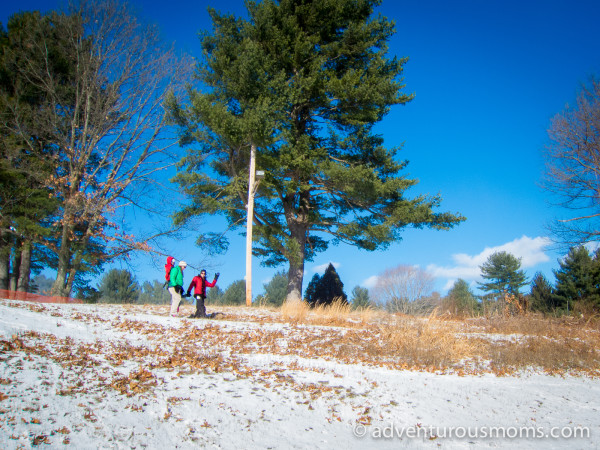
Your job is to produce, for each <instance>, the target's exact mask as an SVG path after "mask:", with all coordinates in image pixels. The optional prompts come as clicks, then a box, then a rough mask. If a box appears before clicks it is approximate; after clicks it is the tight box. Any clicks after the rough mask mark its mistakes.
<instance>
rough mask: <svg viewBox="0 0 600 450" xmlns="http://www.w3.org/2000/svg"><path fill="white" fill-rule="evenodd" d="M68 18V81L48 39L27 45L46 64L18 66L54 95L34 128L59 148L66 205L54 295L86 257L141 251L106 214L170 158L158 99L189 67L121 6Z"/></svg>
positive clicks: (128, 202)
mask: <svg viewBox="0 0 600 450" xmlns="http://www.w3.org/2000/svg"><path fill="white" fill-rule="evenodd" d="M69 17H75V18H76V19H78V20H68V21H67V20H65V21H64V23H63V24H62V29H61V30H60V32H61V33H66V36H67V37H68V38H67V39H63V44H64V46H65V48H63V49H62V54H63V55H64V57H66V58H67V59H68V63H73V66H72V67H73V69H72V70H73V72H72V73H71V74H70V75H69V76H68V77H66V79H65V78H64V77H63V78H59V77H55V76H54V74H53V72H52V71H51V70H45V69H49V68H51V67H52V66H53V64H55V61H51V58H52V57H53V55H52V54H51V53H49V52H46V51H45V49H46V48H47V47H48V46H47V43H46V42H44V39H38V40H37V41H35V42H32V43H31V45H34V46H36V47H37V48H36V51H38V52H39V54H41V55H44V58H42V67H39V66H38V65H34V64H32V65H24V66H23V68H22V70H23V72H24V74H25V75H26V76H27V77H28V78H29V79H30V82H31V83H33V84H35V86H36V88H38V89H40V90H43V92H44V93H45V95H46V96H47V97H48V98H49V99H50V101H49V102H48V104H47V105H46V107H45V108H44V109H43V110H42V111H40V114H39V115H38V125H39V127H40V129H41V130H43V133H44V136H45V139H46V145H50V146H52V147H53V148H54V149H55V151H54V156H53V157H54V159H55V161H54V163H55V166H56V171H55V173H54V174H53V176H52V177H51V178H50V179H49V180H48V185H49V186H50V188H51V189H52V192H53V193H54V195H55V196H57V197H58V198H60V199H61V203H62V207H61V209H60V212H59V216H58V218H57V221H56V227H57V234H56V239H55V240H49V242H48V245H49V246H50V247H51V248H52V249H53V250H54V251H55V252H56V254H57V255H58V267H57V278H56V281H55V283H54V285H53V288H52V293H53V294H54V295H69V294H70V292H71V290H72V288H73V281H74V279H75V275H76V274H77V272H78V271H79V270H80V269H81V268H82V264H83V263H84V259H85V258H87V259H88V261H87V263H88V264H91V265H94V264H95V263H96V264H97V263H98V262H100V261H103V260H109V259H111V258H114V257H116V256H118V255H122V254H125V253H127V252H129V251H131V250H132V249H144V248H145V243H144V242H143V241H142V242H141V241H140V239H139V238H135V237H133V236H128V235H126V234H125V233H124V232H122V230H121V229H120V228H119V227H117V226H116V225H115V224H114V223H111V221H114V217H115V214H116V211H118V210H120V209H122V208H125V207H128V206H132V205H135V206H136V207H140V206H144V205H143V203H144V198H145V197H144V195H145V194H147V193H148V189H149V187H150V185H151V184H152V183H153V182H154V178H155V174H156V173H157V172H158V171H161V170H163V169H165V168H166V167H168V166H170V165H172V164H173V161H174V158H173V156H174V155H171V154H170V150H169V149H170V148H171V147H172V146H173V145H174V144H175V143H176V137H175V136H174V135H171V134H170V127H169V125H168V123H167V121H166V115H165V110H164V107H163V105H164V103H165V100H166V98H167V96H169V95H172V94H174V95H179V94H180V93H181V91H182V90H183V87H184V85H185V83H186V82H187V81H188V80H189V75H190V72H191V70H192V64H191V62H190V61H189V60H188V59H186V58H184V57H179V56H177V55H176V53H175V51H174V50H173V48H167V47H165V45H163V43H162V42H161V39H160V37H159V33H158V30H157V29H156V28H155V27H152V26H149V25H145V24H142V23H140V22H138V21H137V20H136V18H135V15H134V14H133V13H132V11H131V9H130V8H129V7H128V6H127V5H126V4H121V3H119V2H116V1H113V0H104V1H100V2H92V1H89V2H88V1H81V2H78V3H76V4H75V5H74V6H72V7H71V10H70V14H69ZM17 131H21V132H24V131H23V129H19V128H18V127H17ZM25 138H26V139H25V140H26V141H30V142H32V140H31V139H27V138H28V136H25ZM140 193H142V194H143V195H141V194H140ZM159 201H160V200H159ZM92 245H94V246H95V247H96V249H97V250H96V251H93V252H92V251H90V247H91V246H92Z"/></svg>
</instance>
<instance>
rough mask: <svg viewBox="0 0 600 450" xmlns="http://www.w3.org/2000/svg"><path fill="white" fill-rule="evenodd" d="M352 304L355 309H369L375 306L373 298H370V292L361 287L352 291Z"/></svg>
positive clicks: (356, 287)
mask: <svg viewBox="0 0 600 450" xmlns="http://www.w3.org/2000/svg"><path fill="white" fill-rule="evenodd" d="M351 302H352V306H353V307H354V309H358V308H369V307H372V306H373V304H372V303H371V298H370V297H369V290H368V289H367V288H363V287H360V286H355V287H354V289H352V300H351Z"/></svg>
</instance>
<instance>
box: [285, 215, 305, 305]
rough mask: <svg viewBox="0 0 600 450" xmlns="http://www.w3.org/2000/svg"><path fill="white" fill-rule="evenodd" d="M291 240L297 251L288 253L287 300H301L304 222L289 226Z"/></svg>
mask: <svg viewBox="0 0 600 450" xmlns="http://www.w3.org/2000/svg"><path fill="white" fill-rule="evenodd" d="M290 231H291V240H292V241H293V242H294V243H295V246H296V248H297V251H296V252H294V254H293V255H289V257H288V260H289V262H290V269H289V271H288V287H287V297H286V300H287V301H294V300H302V282H303V279H304V258H305V256H306V236H307V227H306V226H305V225H304V224H297V223H296V224H293V225H291V226H290Z"/></svg>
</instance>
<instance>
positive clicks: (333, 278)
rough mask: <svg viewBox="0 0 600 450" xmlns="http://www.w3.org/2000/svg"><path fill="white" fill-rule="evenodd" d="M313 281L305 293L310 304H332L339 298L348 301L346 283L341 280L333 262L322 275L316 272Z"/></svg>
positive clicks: (344, 301)
mask: <svg viewBox="0 0 600 450" xmlns="http://www.w3.org/2000/svg"><path fill="white" fill-rule="evenodd" d="M313 282H314V283H313ZM311 283H312V286H310V285H309V287H307V288H306V292H305V295H304V297H305V299H306V301H307V302H308V304H309V305H310V306H312V307H314V306H318V305H330V304H331V303H333V302H334V301H337V300H340V301H341V302H343V303H348V296H347V295H346V294H345V293H344V283H342V281H341V280H340V277H339V275H338V273H337V271H336V270H335V267H333V264H331V263H330V264H329V266H327V269H326V270H325V273H324V274H323V276H322V277H319V276H318V275H317V274H315V276H314V277H313V279H312V280H311ZM309 288H310V290H309Z"/></svg>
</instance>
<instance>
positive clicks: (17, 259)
mask: <svg viewBox="0 0 600 450" xmlns="http://www.w3.org/2000/svg"><path fill="white" fill-rule="evenodd" d="M19 247H20V242H19V239H17V242H16V245H15V251H14V253H13V258H12V264H11V266H12V271H11V274H10V285H9V289H10V290H11V291H16V290H17V281H18V280H19V269H20V267H21V252H20V251H19Z"/></svg>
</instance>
